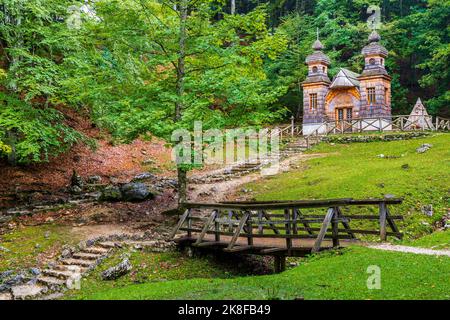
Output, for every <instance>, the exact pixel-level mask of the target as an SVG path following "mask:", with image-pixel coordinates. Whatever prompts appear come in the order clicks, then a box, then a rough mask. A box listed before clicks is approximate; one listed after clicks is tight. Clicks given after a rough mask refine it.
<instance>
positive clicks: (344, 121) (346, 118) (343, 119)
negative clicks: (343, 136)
mask: <svg viewBox="0 0 450 320" xmlns="http://www.w3.org/2000/svg"><path fill="white" fill-rule="evenodd" d="M352 118H353V115H352V108H351V107H343V108H336V127H337V128H338V129H339V130H340V131H341V132H349V131H350V132H351V131H352Z"/></svg>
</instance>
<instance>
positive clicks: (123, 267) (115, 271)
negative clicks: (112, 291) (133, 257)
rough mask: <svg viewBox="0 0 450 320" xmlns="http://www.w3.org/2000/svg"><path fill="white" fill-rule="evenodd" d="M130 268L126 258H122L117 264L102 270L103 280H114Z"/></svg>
mask: <svg viewBox="0 0 450 320" xmlns="http://www.w3.org/2000/svg"><path fill="white" fill-rule="evenodd" d="M131 269H132V266H131V263H130V261H129V260H128V259H124V260H123V261H122V262H121V263H119V264H118V265H116V266H114V267H111V268H109V269H107V270H105V271H103V272H102V279H103V280H115V279H118V278H120V277H122V276H123V275H125V274H127V273H128V272H129V271H130V270H131Z"/></svg>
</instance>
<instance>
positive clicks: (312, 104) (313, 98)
mask: <svg viewBox="0 0 450 320" xmlns="http://www.w3.org/2000/svg"><path fill="white" fill-rule="evenodd" d="M309 109H310V110H311V111H316V110H317V93H311V94H310V95H309Z"/></svg>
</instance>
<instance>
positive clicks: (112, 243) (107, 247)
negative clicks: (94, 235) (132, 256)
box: [98, 241, 116, 249]
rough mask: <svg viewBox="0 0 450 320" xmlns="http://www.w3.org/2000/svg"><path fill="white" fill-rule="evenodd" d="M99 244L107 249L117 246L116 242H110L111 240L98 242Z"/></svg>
mask: <svg viewBox="0 0 450 320" xmlns="http://www.w3.org/2000/svg"><path fill="white" fill-rule="evenodd" d="M98 245H99V246H100V247H102V248H105V249H112V248H115V247H116V244H115V243H114V242H109V241H106V242H100V243H98Z"/></svg>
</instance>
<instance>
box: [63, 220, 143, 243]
mask: <svg viewBox="0 0 450 320" xmlns="http://www.w3.org/2000/svg"><path fill="white" fill-rule="evenodd" d="M70 232H71V233H72V234H73V235H74V236H76V237H77V238H78V239H80V240H82V241H86V240H89V239H92V238H96V237H102V236H104V237H107V236H110V235H113V234H141V233H142V232H137V231H136V230H135V229H133V228H132V227H131V226H128V225H125V224H99V225H85V226H80V227H72V228H71V230H70Z"/></svg>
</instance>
